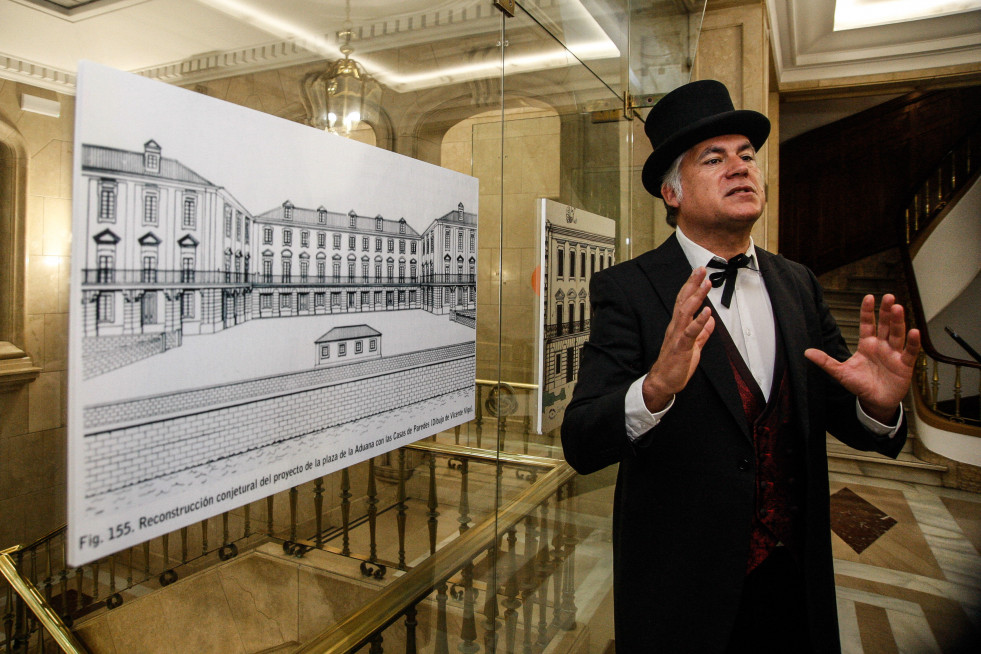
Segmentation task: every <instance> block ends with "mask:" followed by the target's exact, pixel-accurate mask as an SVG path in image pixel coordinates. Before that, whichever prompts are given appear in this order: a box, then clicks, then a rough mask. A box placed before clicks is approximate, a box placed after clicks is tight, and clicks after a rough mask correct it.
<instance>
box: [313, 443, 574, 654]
mask: <svg viewBox="0 0 981 654" xmlns="http://www.w3.org/2000/svg"><path fill="white" fill-rule="evenodd" d="M439 447H440V448H445V447H447V446H439ZM434 449H436V448H434ZM466 449H470V448H466ZM436 451H441V450H439V449H437V450H436ZM484 452H487V451H486V450H485V451H484ZM495 455H496V453H495ZM504 456H505V455H504V454H503V453H502V454H501V457H502V460H503V458H504ZM507 456H509V457H511V456H513V457H521V458H522V459H540V457H526V456H523V455H507ZM552 461H553V465H554V467H553V468H552V469H551V470H549V471H548V472H547V473H545V474H544V475H543V476H542V477H540V478H539V479H538V481H537V482H535V483H534V484H532V485H531V486H529V487H528V488H527V489H525V490H524V491H523V492H522V493H521V494H520V495H518V496H517V497H516V498H514V499H513V500H512V501H511V502H509V503H508V504H507V505H506V506H504V507H503V508H501V509H500V511H498V512H497V513H496V515H491V516H489V517H488V518H487V519H485V520H484V521H483V522H481V523H480V524H478V525H475V526H473V527H471V528H470V529H468V530H467V531H466V532H464V533H463V534H462V535H461V536H460V537H459V538H457V539H456V540H454V541H453V542H452V543H451V544H450V545H447V546H446V547H444V548H443V549H441V550H439V551H437V552H436V553H435V554H433V555H431V556H429V557H427V558H426V559H425V560H424V561H423V562H422V563H420V564H419V565H417V566H415V567H414V568H412V570H410V571H409V572H407V573H406V574H405V575H403V576H401V577H399V578H398V579H397V580H396V581H394V582H393V583H392V584H390V585H389V586H387V587H386V588H384V589H383V590H381V591H380V592H379V594H378V596H377V597H376V598H375V599H374V600H372V601H371V602H369V603H368V604H365V605H364V606H362V607H361V608H360V609H358V610H357V611H355V612H353V613H351V614H349V615H348V616H347V617H346V618H344V619H343V620H342V621H341V622H338V623H337V624H335V625H333V626H331V627H329V628H327V629H326V630H324V631H323V632H321V633H320V634H319V635H318V636H316V637H315V638H314V639H313V640H312V641H311V642H309V643H307V644H305V645H304V646H303V647H301V648H300V649H298V650H296V651H295V654H342V653H344V652H352V651H355V650H356V649H357V648H358V647H361V646H363V645H365V644H366V643H368V641H369V640H370V639H371V638H372V637H373V636H374V635H375V634H377V633H379V632H380V631H382V630H383V629H385V628H386V627H387V626H389V625H390V624H392V623H393V622H395V621H396V620H398V619H399V617H400V616H402V615H403V614H404V613H405V610H406V608H408V607H412V606H414V605H415V604H417V603H418V602H420V601H422V600H423V599H424V598H425V597H426V596H427V595H428V594H429V593H430V592H432V590H433V589H434V588H436V586H438V585H439V584H440V583H443V582H445V581H446V580H447V579H449V578H450V577H451V576H452V575H453V574H454V573H455V572H456V571H457V570H460V569H461V568H462V567H464V566H465V565H466V564H467V563H468V562H470V561H472V560H473V559H474V558H475V557H476V556H477V555H479V554H480V553H481V552H482V551H484V550H486V549H487V548H488V547H490V546H491V545H493V543H495V542H496V541H497V539H498V537H499V535H500V534H501V533H502V532H504V531H506V530H507V529H509V528H510V527H511V526H513V525H515V524H517V523H518V522H519V521H520V520H521V519H522V518H524V517H525V516H526V515H527V514H528V513H529V511H531V510H533V509H534V508H535V507H537V506H538V505H540V504H541V503H542V502H544V501H545V500H547V499H548V498H549V497H551V496H552V495H553V494H554V493H555V492H556V491H557V490H558V489H559V488H560V487H561V486H562V485H563V484H565V483H566V482H568V481H569V480H570V479H572V478H573V477H574V476H575V474H576V473H575V471H574V470H573V469H572V468H571V467H570V466H569V465H568V464H567V463H565V462H564V461H560V460H557V459H553V460H552ZM525 462H526V463H528V464H529V465H532V463H531V462H530V461H525Z"/></svg>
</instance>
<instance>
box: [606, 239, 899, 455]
mask: <svg viewBox="0 0 981 654" xmlns="http://www.w3.org/2000/svg"><path fill="white" fill-rule="evenodd" d="M676 234H677V238H678V243H679V244H680V245H681V249H682V251H684V253H685V257H686V258H687V259H688V263H689V264H690V265H691V267H692V270H694V269H695V268H696V267H698V266H704V265H706V264H707V263H708V262H709V261H711V260H712V259H716V260H718V261H721V262H722V263H725V259H723V258H722V257H719V256H717V255H715V254H713V253H712V252H710V251H709V250H706V249H705V248H703V247H702V246H700V245H698V244H697V243H695V242H694V241H692V240H691V239H689V238H688V237H687V236H685V234H684V232H682V231H681V228H680V227H678V228H677V232H676ZM746 256H748V257H749V258H750V262H749V265H748V266H747V267H746V268H742V269H740V271H739V274H738V275H736V286H735V291H734V292H733V295H732V302H731V303H730V306H729V307H728V308H726V307H724V306H722V291H723V289H724V286H725V285H720V286H719V287H717V288H712V289H711V290H709V293H708V299H709V301H710V302H711V303H712V308H713V313H714V315H715V318H716V320H721V321H722V324H723V325H725V328H726V330H727V331H728V332H729V335H730V336H731V337H732V341H733V343H735V345H736V349H738V350H739V354H740V355H741V356H742V358H743V362H744V363H745V364H746V367H747V368H749V371H750V372H751V373H752V375H753V378H754V379H756V383H757V384H759V386H760V389H761V390H762V391H763V395H764V397H766V399H767V400H769V399H770V391H771V386H772V385H773V370H774V366H775V364H776V333H775V332H774V328H775V323H774V320H773V307H772V305H771V304H770V294H769V293H767V291H766V285H765V284H764V283H763V275H762V274H761V273H760V269H759V265H758V262H757V260H756V248H755V246H754V244H753V239H752V237H750V239H749V248H748V249H747V250H746ZM802 354H803V353H802ZM644 377H646V375H645V376H642V377H641V378H640V379H638V380H636V381H635V382H634V383H633V384H631V386H630V388H629V389H628V390H627V397H626V399H625V401H624V413H625V418H626V427H627V436H628V438H630V439H631V440H634V441H636V440H637V439H639V438H640V437H641V436H643V435H644V434H645V433H647V432H648V431H650V430H651V429H652V428H653V427H655V426H656V425H657V424H658V423H659V422H660V421H661V418H662V417H664V415H666V414H667V412H668V411H670V410H671V407H672V406H674V398H671V401H670V402H668V406H666V407H665V408H664V409H663V410H661V411H658V412H657V413H651V412H650V411H648V409H647V405H646V404H645V403H644V394H643V385H644ZM855 411H856V414H857V416H858V419H859V421H860V422H861V424H862V426H863V427H865V428H866V429H868V430H869V431H871V432H872V433H874V434H879V435H885V434H888V435H889V436H890V437H891V436H893V435H895V433H896V432H897V431H898V430H899V425H900V424H901V422H902V413H901V412H900V416H899V419H898V420H897V421H896V424H895V425H884V424H882V423H880V422H878V421H877V420H874V419H873V418H870V417H869V416H868V415H867V414H866V413H865V411H863V410H862V407H861V405H860V404H859V402H858V400H857V399H856V400H855ZM900 411H901V410H900Z"/></svg>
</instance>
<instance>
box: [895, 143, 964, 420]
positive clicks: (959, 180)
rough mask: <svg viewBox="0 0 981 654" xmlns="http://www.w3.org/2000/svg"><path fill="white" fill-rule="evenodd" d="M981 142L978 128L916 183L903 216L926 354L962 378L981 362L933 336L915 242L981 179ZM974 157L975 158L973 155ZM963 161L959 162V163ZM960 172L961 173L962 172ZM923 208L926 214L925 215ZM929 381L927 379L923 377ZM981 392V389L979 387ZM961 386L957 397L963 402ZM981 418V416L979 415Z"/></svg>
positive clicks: (912, 305)
mask: <svg viewBox="0 0 981 654" xmlns="http://www.w3.org/2000/svg"><path fill="white" fill-rule="evenodd" d="M979 143H981V129H975V131H974V132H972V133H971V134H970V135H968V137H967V138H966V139H965V140H964V142H963V143H961V144H959V145H958V147H955V148H953V149H951V150H950V151H949V152H948V153H947V154H946V155H944V157H943V158H942V159H941V160H940V163H939V164H938V165H937V166H936V168H935V169H934V170H933V171H932V172H931V173H930V174H929V175H927V176H926V177H925V178H924V179H923V181H922V182H920V184H918V185H916V186H915V187H914V191H913V193H912V194H911V195H910V200H909V202H907V203H906V207H907V208H906V209H905V211H904V213H903V215H902V216H901V225H900V229H901V231H902V238H900V239H899V243H900V247H899V251H900V257H901V259H902V262H903V270H904V272H905V273H906V280H907V286H908V289H909V309H910V312H911V314H912V316H911V317H912V319H913V322H915V324H916V325H917V327H918V328H919V330H920V340H921V343H922V351H923V355H925V356H926V357H929V358H930V359H933V361H934V375H936V374H937V370H936V366H937V364H938V363H943V364H947V365H952V366H954V367H955V369H956V370H957V375H958V380H959V377H960V369H961V368H973V369H977V370H981V363H978V362H977V361H972V360H970V359H960V358H957V357H951V356H947V355H945V354H941V353H940V352H938V351H937V349H936V347H935V346H934V344H933V340H932V339H931V337H930V331H929V327H928V323H927V320H926V314H925V313H924V311H923V302H922V300H921V298H920V289H919V285H918V284H917V281H916V271H915V269H914V268H913V253H912V250H913V248H914V244H915V245H916V246H919V245H922V242H923V240H924V239H925V238H927V237H928V236H929V234H930V231H931V230H932V229H933V228H934V227H935V226H936V225H937V224H939V222H940V221H941V220H942V219H943V217H944V216H945V215H946V214H947V213H948V212H950V210H951V209H952V208H953V207H954V206H955V205H956V204H957V200H959V199H960V198H961V197H962V196H963V195H964V193H965V192H966V190H967V189H969V188H970V187H971V185H972V184H974V183H977V181H978V180H979V179H981V165H979V164H981V161H978V160H979V159H981V156H979V154H981V153H979V152H978V150H979V149H981V148H979V147H978V144H979ZM972 157H973V159H972ZM958 164H959V165H958ZM948 166H949V168H950V172H951V178H950V179H946V178H944V176H943V173H944V170H945V168H946V167H948ZM958 173H961V174H960V175H958ZM921 210H922V212H923V215H922V216H921ZM917 366H918V367H917V372H918V379H919V377H920V376H922V375H925V374H926V368H927V366H926V362H925V361H922V360H921V362H918V363H917ZM919 381H925V380H919ZM922 385H923V384H921V383H914V384H913V387H914V393H919V394H921V395H923V394H924V389H923V388H922V387H921V386H922ZM935 387H939V381H938V378H937V379H935ZM979 392H981V391H979ZM921 399H923V400H924V401H922V402H920V403H918V406H921V407H925V408H928V409H930V410H931V411H933V412H935V413H936V414H937V415H938V416H939V417H942V418H947V416H946V414H944V413H943V412H939V411H937V409H936V401H935V400H936V397H934V398H933V400H934V401H933V402H931V401H929V398H921ZM959 399H960V397H959V388H958V391H957V395H956V397H955V401H956V402H957V404H958V406H959ZM959 418H960V416H956V418H955V420H954V421H953V422H955V424H956V422H957V419H959ZM979 418H981V416H979Z"/></svg>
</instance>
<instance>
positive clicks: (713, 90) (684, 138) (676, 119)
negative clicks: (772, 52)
mask: <svg viewBox="0 0 981 654" xmlns="http://www.w3.org/2000/svg"><path fill="white" fill-rule="evenodd" d="M644 132H645V133H646V134H647V138H649V139H650V140H651V145H652V146H653V147H654V152H653V153H652V154H651V156H650V157H648V158H647V163H645V164H644V173H643V177H642V179H643V182H644V188H646V189H647V191H648V192H649V193H651V194H652V195H654V196H655V197H658V198H659V197H661V181H662V179H663V177H664V173H666V172H667V170H668V168H669V167H670V166H671V164H672V163H674V160H675V159H677V158H678V157H679V156H680V155H681V154H682V153H683V152H685V151H686V150H688V148H690V147H692V146H693V145H697V144H698V143H701V142H702V141H704V140H705V139H710V138H712V137H714V136H722V135H724V134H741V135H743V136H745V137H746V138H748V139H749V142H750V143H752V144H753V147H754V148H756V149H757V150H759V149H760V148H761V147H763V144H764V143H766V137H767V136H769V134H770V121H769V119H768V118H767V117H766V116H764V115H763V114H761V113H758V112H756V111H749V110H746V109H740V110H738V111H737V110H735V109H734V108H733V106H732V99H731V98H730V97H729V90H728V89H726V87H725V85H724V84H722V82H717V81H715V80H701V81H698V82H691V83H689V84H685V85H684V86H679V87H678V88H676V89H675V90H673V91H671V92H670V93H668V94H667V95H666V96H664V97H663V98H661V100H660V101H658V103H657V104H656V105H654V107H653V108H652V109H651V111H650V113H649V114H647V120H646V121H645V123H644Z"/></svg>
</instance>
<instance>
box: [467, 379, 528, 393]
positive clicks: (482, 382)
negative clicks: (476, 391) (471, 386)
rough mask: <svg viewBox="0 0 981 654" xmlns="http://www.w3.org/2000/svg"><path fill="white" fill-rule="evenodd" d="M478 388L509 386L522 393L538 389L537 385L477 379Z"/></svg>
mask: <svg viewBox="0 0 981 654" xmlns="http://www.w3.org/2000/svg"><path fill="white" fill-rule="evenodd" d="M476 382H477V385H478V386H498V385H500V386H510V387H511V388H520V389H521V390H524V391H533V390H536V389H538V384H526V383H524V382H507V381H501V380H497V379H477V380H476Z"/></svg>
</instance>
